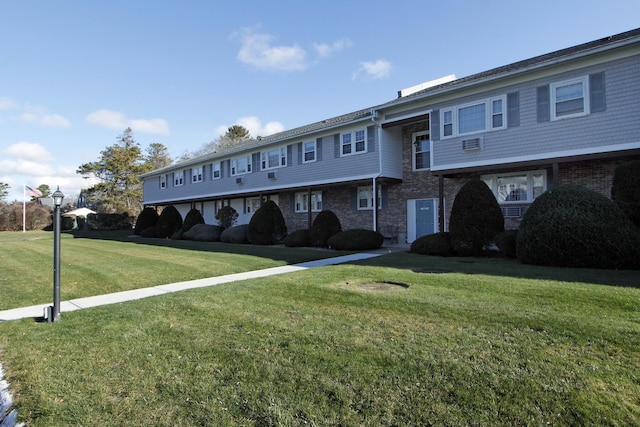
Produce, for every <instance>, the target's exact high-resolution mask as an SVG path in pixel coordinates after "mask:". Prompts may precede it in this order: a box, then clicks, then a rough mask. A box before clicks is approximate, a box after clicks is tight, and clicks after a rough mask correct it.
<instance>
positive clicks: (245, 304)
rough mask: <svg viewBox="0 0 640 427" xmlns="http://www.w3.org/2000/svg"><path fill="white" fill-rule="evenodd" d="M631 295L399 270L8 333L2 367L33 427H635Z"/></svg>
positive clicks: (531, 277)
mask: <svg viewBox="0 0 640 427" xmlns="http://www.w3.org/2000/svg"><path fill="white" fill-rule="evenodd" d="M114 243H115V242H114ZM23 244H24V245H28V242H24V243H23ZM63 244H67V241H64V242H63ZM84 244H86V245H87V251H90V250H92V249H91V248H92V247H93V248H94V250H96V249H95V248H97V247H100V245H103V244H105V241H100V240H89V239H86V241H85V243H84ZM121 244H122V245H130V246H134V247H136V248H138V250H139V251H141V252H146V251H155V250H157V249H160V248H155V247H149V246H146V245H135V244H131V243H121ZM226 248H235V246H226ZM161 249H163V250H166V251H167V252H166V253H164V255H166V256H167V257H169V258H170V259H171V260H172V262H173V263H176V264H178V265H180V264H181V263H182V262H187V259H190V258H191V257H192V256H193V253H192V251H191V250H187V249H179V248H169V247H164V248H161ZM280 249H282V248H261V250H263V251H264V252H265V253H269V254H273V253H275V252H276V251H277V250H280ZM12 254H17V251H12ZM210 255H211V254H210ZM216 256H218V254H216ZM238 256H240V257H243V259H245V263H244V264H245V267H247V268H248V267H251V266H252V265H253V264H254V263H255V264H256V266H258V265H260V266H261V265H262V264H261V263H264V262H273V260H272V259H269V260H266V261H265V260H264V259H260V257H257V256H256V255H255V254H252V255H238ZM12 257H13V255H11V256H9V258H12ZM3 259H4V258H3ZM147 262H148V263H155V264H157V265H156V268H159V265H161V264H162V263H164V262H166V258H165V256H161V257H160V259H158V260H156V261H151V260H148V261H147ZM99 265H100V264H99V263H98V262H96V264H95V266H94V267H93V268H94V270H93V271H91V270H88V271H87V272H86V273H85V274H87V275H89V276H94V275H95V276H98V277H99V276H101V270H108V269H109V268H110V267H109V266H108V265H103V266H101V267H99ZM31 270H32V269H31V268H30V266H29V265H28V264H26V263H25V266H24V267H23V269H22V271H21V272H20V274H22V275H24V276H29V275H30V274H32V272H31ZM149 271H153V269H150V270H149ZM122 274H126V273H125V272H122ZM96 281H97V282H99V280H98V279H96ZM638 282H639V274H638V272H630V271H601V270H569V269H555V268H542V267H532V266H523V265H520V264H517V263H515V262H513V261H506V260H498V259H460V258H450V259H443V258H434V257H425V256H419V255H413V254H407V253H395V254H390V255H384V256H382V257H378V258H374V259H370V260H367V261H361V262H357V263H353V264H347V265H337V266H328V267H321V268H317V269H312V270H307V271H301V272H296V273H291V274H287V275H281V276H274V277H268V278H263V279H257V280H250V281H245V282H238V283H230V284H224V285H219V286H215V287H211V288H204V289H197V290H192V291H185V292H181V293H177V294H171V295H165V296H161V297H155V298H148V299H145V300H138V301H132V302H127V303H123V304H118V305H112V306H104V307H98V308H94V309H88V310H82V311H76V312H71V313H64V314H63V318H62V321H61V322H60V323H56V324H44V323H40V324H39V323H35V322H34V321H32V320H28V319H27V320H21V321H11V322H2V323H0V360H2V363H3V364H4V367H5V370H6V374H7V380H8V381H9V382H10V383H11V387H12V391H13V393H14V394H15V405H16V406H17V407H18V408H19V410H20V418H21V420H22V421H26V422H27V423H28V425H29V426H49V425H70V424H76V425H143V426H144V425H148V426H151V425H154V426H155V425H231V426H235V425H237V426H240V425H250V426H276V425H278V426H280V425H284V426H299V425H336V426H337V425H346V426H361V425H369V426H380V425H491V426H493V425H625V426H626V425H640V374H639V373H640V289H639V288H638V287H637V286H638ZM25 283H29V282H28V281H26V282H25ZM384 283H386V284H387V285H386V286H383V285H380V284H384ZM393 284H401V285H403V286H394V285H393Z"/></svg>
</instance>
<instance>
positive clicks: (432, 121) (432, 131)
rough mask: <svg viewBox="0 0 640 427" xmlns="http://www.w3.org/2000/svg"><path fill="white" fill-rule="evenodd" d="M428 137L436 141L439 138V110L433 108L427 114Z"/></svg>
mask: <svg viewBox="0 0 640 427" xmlns="http://www.w3.org/2000/svg"><path fill="white" fill-rule="evenodd" d="M429 138H431V140H432V141H437V140H439V139H440V111H439V110H433V111H432V112H431V114H430V115H429ZM412 143H413V141H412Z"/></svg>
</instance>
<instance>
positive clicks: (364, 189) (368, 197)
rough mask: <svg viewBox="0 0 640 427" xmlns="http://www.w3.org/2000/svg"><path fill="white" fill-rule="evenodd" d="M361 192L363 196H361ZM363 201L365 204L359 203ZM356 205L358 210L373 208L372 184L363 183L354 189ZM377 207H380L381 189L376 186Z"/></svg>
mask: <svg viewBox="0 0 640 427" xmlns="http://www.w3.org/2000/svg"><path fill="white" fill-rule="evenodd" d="M363 193H366V194H365V197H361V196H362V194H363ZM362 201H365V203H366V204H365V205H364V206H363V205H362V204H361V202H362ZM356 206H357V209H358V210H359V211H371V210H373V185H363V186H361V187H358V188H357V190H356ZM378 209H382V189H381V188H380V187H378Z"/></svg>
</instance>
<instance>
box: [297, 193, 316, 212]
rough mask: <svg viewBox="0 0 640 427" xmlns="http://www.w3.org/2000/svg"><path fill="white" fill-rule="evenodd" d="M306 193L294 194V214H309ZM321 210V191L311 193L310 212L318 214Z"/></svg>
mask: <svg viewBox="0 0 640 427" xmlns="http://www.w3.org/2000/svg"><path fill="white" fill-rule="evenodd" d="M307 195H308V193H307V192H306V191H303V192H299V193H296V194H295V200H294V211H295V213H305V212H309V204H308V197H307ZM321 210H322V191H321V190H320V191H312V192H311V212H320V211H321Z"/></svg>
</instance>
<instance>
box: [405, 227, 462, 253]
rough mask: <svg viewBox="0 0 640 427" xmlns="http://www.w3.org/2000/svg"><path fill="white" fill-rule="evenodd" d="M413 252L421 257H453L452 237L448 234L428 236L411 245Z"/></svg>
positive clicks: (419, 238)
mask: <svg viewBox="0 0 640 427" xmlns="http://www.w3.org/2000/svg"><path fill="white" fill-rule="evenodd" d="M410 251H411V252H413V253H416V254H421V255H436V256H453V255H454V252H453V248H452V247H451V236H450V235H449V233H448V232H446V231H445V232H440V233H435V234H427V235H426V236H422V237H418V238H417V239H416V240H414V241H413V243H411V249H410Z"/></svg>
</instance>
